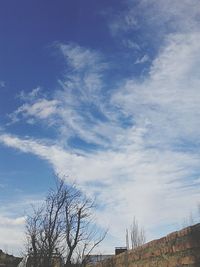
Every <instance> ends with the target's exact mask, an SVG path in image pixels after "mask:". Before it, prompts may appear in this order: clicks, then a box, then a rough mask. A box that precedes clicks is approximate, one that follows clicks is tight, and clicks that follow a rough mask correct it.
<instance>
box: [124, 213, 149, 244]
mask: <svg viewBox="0 0 200 267" xmlns="http://www.w3.org/2000/svg"><path fill="white" fill-rule="evenodd" d="M126 242H127V248H129V244H130V246H131V249H135V248H137V247H139V246H141V245H143V244H144V243H145V242H146V236H145V231H144V228H143V227H140V226H139V223H138V221H137V220H136V218H135V216H134V217H133V222H132V224H131V226H130V229H129V230H128V229H127V230H126Z"/></svg>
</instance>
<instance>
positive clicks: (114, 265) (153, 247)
mask: <svg viewBox="0 0 200 267" xmlns="http://www.w3.org/2000/svg"><path fill="white" fill-rule="evenodd" d="M90 266H91V265H90ZM181 266H184V267H186V266H187V267H200V224H196V225H194V226H190V227H187V228H185V229H183V230H181V231H177V232H173V233H171V234H169V235H167V236H166V237H163V238H161V239H158V240H154V241H151V242H149V243H147V244H145V245H143V246H141V247H139V248H137V249H135V250H130V251H128V252H125V253H122V254H120V255H118V256H113V257H112V258H110V259H108V260H106V261H103V262H100V263H98V264H96V265H95V267H181ZM88 267H89V266H88Z"/></svg>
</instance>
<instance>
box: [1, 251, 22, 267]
mask: <svg viewBox="0 0 200 267" xmlns="http://www.w3.org/2000/svg"><path fill="white" fill-rule="evenodd" d="M21 260H22V258H18V257H14V256H12V255H9V254H6V253H4V252H3V251H2V250H1V249H0V267H17V265H18V264H19V262H20V261H21Z"/></svg>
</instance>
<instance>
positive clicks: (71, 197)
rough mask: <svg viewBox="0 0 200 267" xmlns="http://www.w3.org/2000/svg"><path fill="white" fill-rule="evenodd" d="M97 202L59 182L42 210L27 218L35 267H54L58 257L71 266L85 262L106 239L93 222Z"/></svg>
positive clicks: (28, 234)
mask: <svg viewBox="0 0 200 267" xmlns="http://www.w3.org/2000/svg"><path fill="white" fill-rule="evenodd" d="M94 208H95V201H94V200H92V199H90V198H88V197H87V196H86V195H85V194H83V192H82V191H81V190H79V189H77V187H76V186H75V184H73V185H68V184H66V183H64V182H63V180H61V179H59V178H57V180H56V187H55V189H51V190H50V191H49V193H48V195H47V197H46V200H45V202H44V204H43V205H42V207H40V208H38V209H36V208H35V207H33V213H32V215H29V216H27V222H26V229H27V230H26V235H27V240H28V245H29V246H31V247H32V251H31V255H32V258H33V260H32V261H33V266H34V267H36V266H37V267H40V266H43V267H47V266H48V267H51V266H53V261H54V257H55V255H57V254H59V255H62V256H63V258H65V259H66V261H65V265H66V266H67V265H69V264H71V263H72V262H76V263H77V262H79V263H83V262H86V260H87V257H88V255H89V254H90V253H91V252H92V250H93V249H94V248H95V247H96V246H98V245H99V244H100V243H101V242H102V241H103V239H104V238H105V236H106V233H107V231H103V232H102V231H99V229H98V228H97V226H96V224H95V218H94Z"/></svg>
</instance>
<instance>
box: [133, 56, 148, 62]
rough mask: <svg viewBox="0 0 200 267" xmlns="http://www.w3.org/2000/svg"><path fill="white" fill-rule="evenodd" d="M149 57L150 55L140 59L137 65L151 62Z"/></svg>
mask: <svg viewBox="0 0 200 267" xmlns="http://www.w3.org/2000/svg"><path fill="white" fill-rule="evenodd" d="M149 60H150V59H149V56H148V55H144V56H142V57H141V58H138V59H137V60H136V61H135V64H143V63H145V62H147V61H149Z"/></svg>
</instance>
